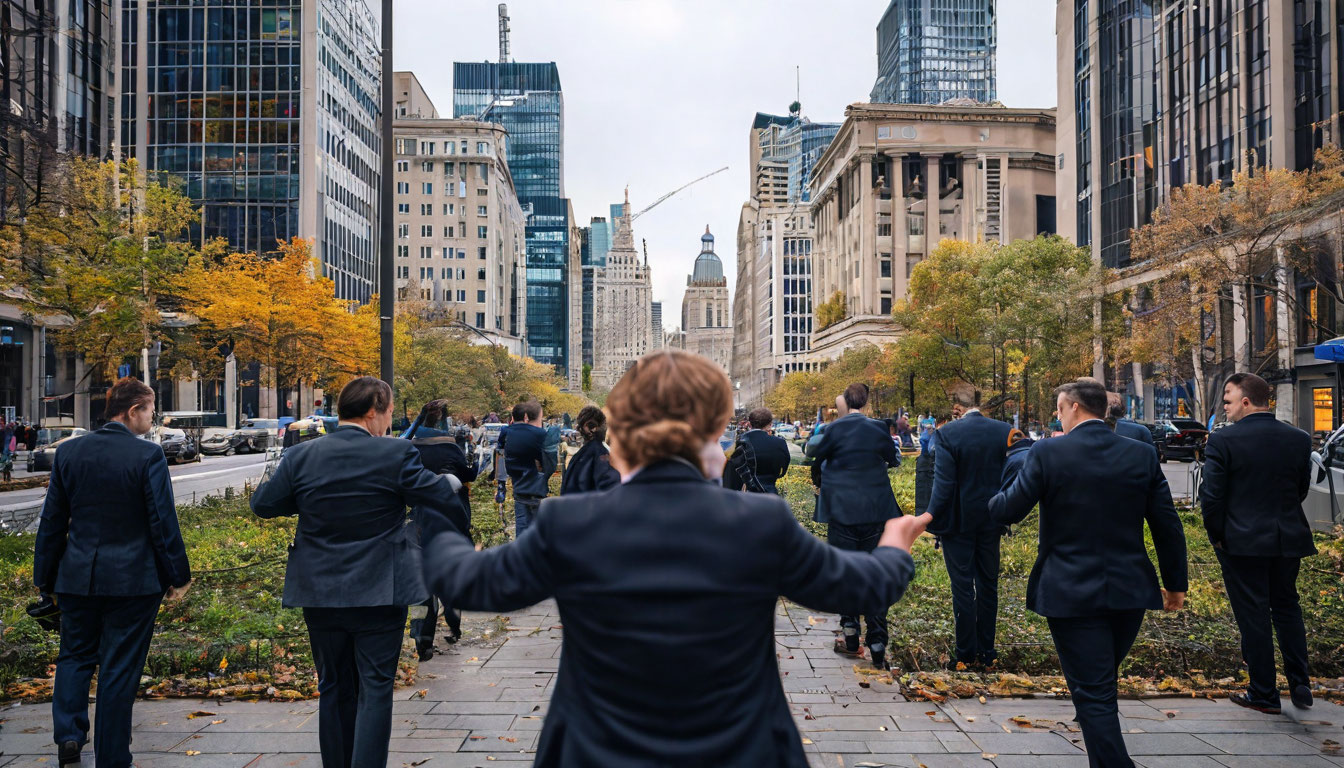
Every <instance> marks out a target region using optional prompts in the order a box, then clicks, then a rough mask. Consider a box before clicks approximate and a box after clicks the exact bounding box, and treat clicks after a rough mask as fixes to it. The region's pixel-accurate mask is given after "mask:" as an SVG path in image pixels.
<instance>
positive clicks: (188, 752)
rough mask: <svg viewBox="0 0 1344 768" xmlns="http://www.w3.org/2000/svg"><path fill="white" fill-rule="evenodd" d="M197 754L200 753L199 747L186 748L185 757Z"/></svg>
mask: <svg viewBox="0 0 1344 768" xmlns="http://www.w3.org/2000/svg"><path fill="white" fill-rule="evenodd" d="M199 754H201V751H200V750H199V749H188V750H187V757H195V756H196V755H199Z"/></svg>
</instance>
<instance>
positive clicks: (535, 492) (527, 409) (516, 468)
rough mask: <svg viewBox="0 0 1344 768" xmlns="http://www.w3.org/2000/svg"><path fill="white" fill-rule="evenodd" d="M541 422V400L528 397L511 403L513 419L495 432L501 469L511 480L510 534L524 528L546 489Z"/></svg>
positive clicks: (546, 467)
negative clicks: (497, 437)
mask: <svg viewBox="0 0 1344 768" xmlns="http://www.w3.org/2000/svg"><path fill="white" fill-rule="evenodd" d="M542 423H543V422H542V418H541V403H538V402H537V401H536V400H529V401H527V402H525V403H519V404H517V405H515V406H513V423H512V424H510V425H509V426H507V427H505V428H504V429H503V430H501V431H500V433H499V452H501V453H503V455H504V469H505V471H506V472H507V473H508V476H509V480H510V481H512V482H513V519H514V524H513V529H514V538H518V537H520V536H522V535H523V531H525V530H527V526H528V525H530V524H531V523H532V518H533V517H535V516H536V514H537V507H538V506H540V504H541V500H542V499H544V498H546V494H547V493H548V492H549V489H548V487H547V483H546V478H547V477H549V474H548V472H547V469H548V466H547V462H546V430H545V429H543V428H542V426H541V425H542ZM554 466H555V465H554V464H551V465H550V471H552V472H553V471H554ZM500 477H501V479H502V478H503V476H500Z"/></svg>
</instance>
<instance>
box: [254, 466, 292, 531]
mask: <svg viewBox="0 0 1344 768" xmlns="http://www.w3.org/2000/svg"><path fill="white" fill-rule="evenodd" d="M293 466H294V457H293V455H292V454H291V455H290V456H287V457H285V456H282V457H281V459H280V464H279V465H278V466H277V467H276V468H275V472H273V473H271V476H270V478H269V479H268V480H266V482H264V483H262V484H261V485H259V486H257V489H256V490H255V491H253V492H252V500H251V502H250V504H251V506H252V513H253V514H254V515H256V516H257V517H261V518H272V517H285V516H287V515H297V514H299V506H298V504H296V503H295V501H294V478H293V473H292V471H291V470H292V468H293Z"/></svg>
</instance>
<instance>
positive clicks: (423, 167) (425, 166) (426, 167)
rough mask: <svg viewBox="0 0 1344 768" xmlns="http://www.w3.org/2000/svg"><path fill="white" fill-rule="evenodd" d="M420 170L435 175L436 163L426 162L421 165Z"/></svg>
mask: <svg viewBox="0 0 1344 768" xmlns="http://www.w3.org/2000/svg"><path fill="white" fill-rule="evenodd" d="M420 170H422V171H429V172H430V173H433V172H434V161H433V160H426V161H424V162H422V163H420Z"/></svg>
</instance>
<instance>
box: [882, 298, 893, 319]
mask: <svg viewBox="0 0 1344 768" xmlns="http://www.w3.org/2000/svg"><path fill="white" fill-rule="evenodd" d="M882 314H884V315H890V314H891V297H890V296H883V297H882Z"/></svg>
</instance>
